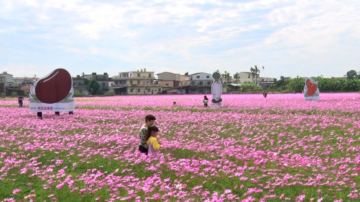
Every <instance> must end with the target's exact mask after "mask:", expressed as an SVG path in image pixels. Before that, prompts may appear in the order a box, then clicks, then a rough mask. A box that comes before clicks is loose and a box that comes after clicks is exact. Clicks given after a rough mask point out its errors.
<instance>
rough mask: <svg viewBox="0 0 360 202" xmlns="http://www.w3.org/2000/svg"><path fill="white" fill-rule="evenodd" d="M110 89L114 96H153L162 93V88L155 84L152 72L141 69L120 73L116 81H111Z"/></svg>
mask: <svg viewBox="0 0 360 202" xmlns="http://www.w3.org/2000/svg"><path fill="white" fill-rule="evenodd" d="M110 85H111V89H113V90H114V91H115V93H116V94H129V95H148V94H150V95H153V94H159V93H161V92H162V86H161V85H160V84H158V83H156V82H155V76H154V72H152V71H146V69H141V70H137V71H129V72H120V73H119V77H118V79H117V80H112V82H111V84H110Z"/></svg>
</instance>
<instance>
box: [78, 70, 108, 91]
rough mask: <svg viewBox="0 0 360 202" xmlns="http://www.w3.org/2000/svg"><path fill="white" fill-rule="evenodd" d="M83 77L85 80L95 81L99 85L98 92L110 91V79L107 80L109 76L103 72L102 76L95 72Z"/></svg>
mask: <svg viewBox="0 0 360 202" xmlns="http://www.w3.org/2000/svg"><path fill="white" fill-rule="evenodd" d="M83 77H84V78H85V79H87V80H92V79H95V80H96V81H97V82H98V83H99V84H100V89H99V91H102V92H106V91H108V90H110V87H111V86H110V85H109V83H110V81H112V79H111V78H109V75H108V74H107V73H106V72H105V73H104V74H97V73H96V72H93V73H92V74H88V75H83Z"/></svg>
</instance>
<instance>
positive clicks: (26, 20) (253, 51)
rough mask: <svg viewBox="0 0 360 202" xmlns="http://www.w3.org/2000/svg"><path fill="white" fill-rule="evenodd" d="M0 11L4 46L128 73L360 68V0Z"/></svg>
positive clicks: (35, 1)
mask: <svg viewBox="0 0 360 202" xmlns="http://www.w3.org/2000/svg"><path fill="white" fill-rule="evenodd" d="M0 7H1V8H2V9H1V10H0V19H4V20H5V21H8V22H9V23H7V24H5V25H4V26H3V27H1V28H0V41H1V39H2V38H4V40H7V39H8V38H6V37H8V35H2V34H6V33H17V32H19V31H22V32H23V33H20V32H19V37H21V36H26V37H28V36H32V37H33V38H32V39H33V40H34V41H35V42H34V44H36V40H40V41H41V43H43V42H44V43H45V42H46V43H45V44H46V45H44V46H45V47H46V50H49V49H56V50H60V49H62V50H65V51H68V52H71V53H76V54H77V55H83V57H81V60H84V61H83V62H84V63H86V62H87V61H86V59H84V58H86V57H97V56H98V55H99V56H107V57H111V58H113V59H115V60H118V61H119V63H121V62H126V63H131V64H133V65H132V66H131V67H130V66H129V67H128V68H134V67H140V66H144V65H145V66H150V67H155V66H156V67H157V68H159V69H164V70H165V69H166V70H167V71H170V69H169V67H171V68H180V69H182V70H183V71H198V70H199V69H196V68H202V69H206V70H207V69H209V71H210V69H212V70H214V69H221V68H224V69H227V70H229V71H233V72H235V71H241V70H242V68H243V70H248V68H249V67H250V66H252V65H254V64H256V63H258V64H259V63H263V64H259V65H261V66H262V65H265V66H271V67H272V68H273V69H274V71H272V72H270V71H266V72H267V74H269V75H272V76H279V74H280V72H281V74H284V75H286V74H288V75H291V74H293V72H294V71H288V72H286V71H287V69H288V68H289V65H291V64H294V65H293V66H296V67H302V66H306V67H308V66H314V64H316V65H317V67H316V68H315V69H316V71H317V72H316V73H320V72H325V71H326V69H329V68H333V69H334V71H333V73H335V74H340V70H339V64H335V63H338V62H339V59H337V58H340V55H341V59H342V60H347V61H348V62H349V64H356V63H358V62H360V61H359V60H360V59H359V57H358V55H359V54H357V53H359V52H360V50H359V49H360V48H359V46H358V45H357V44H359V40H360V26H359V25H358V24H359V19H360V12H358V11H359V10H360V2H359V1H353V0H342V1H340V0H328V1H326V2H324V1H311V0H301V1H296V0H257V1H249V2H240V3H238V2H236V1H226V0H223V1H220V0H183V1H173V0H154V1H147V0H133V1H130V0H129V1H114V2H113V3H109V2H102V1H95V2H92V3H89V2H87V1H83V0H46V1H45V0H41V1H40V0H13V1H1V0H0ZM27 32H29V33H31V34H26V33H27ZM24 33H25V34H24ZM22 34H23V35H22ZM344 40H346V42H344ZM59 48H60V49H59ZM339 49H340V50H339ZM46 50H44V51H46ZM28 51H32V50H31V49H30V50H28ZM339 52H340V53H339ZM335 53H336V54H335ZM169 55H170V56H169ZM334 56H335V57H334ZM336 56H339V57H336ZM174 58H176V59H174ZM0 59H1V56H0ZM79 60H80V59H79ZM39 61H40V60H39ZM8 63H9V64H14V65H15V66H16V65H17V64H16V63H17V61H16V60H12V61H9V62H8ZM54 63H56V61H54ZM78 63H81V61H78ZM267 64H268V65H267ZM34 65H35V66H42V65H41V62H39V63H38V64H34ZM54 66H55V65H54ZM114 66H116V65H114ZM0 67H1V66H0ZM1 68H3V67H1ZM312 68H313V69H314V67H312ZM212 70H211V71H212ZM81 71H82V70H81ZM83 71H85V70H83ZM174 71H176V70H175V69H174ZM341 71H342V70H341ZM327 72H331V71H327ZM341 74H342V73H341Z"/></svg>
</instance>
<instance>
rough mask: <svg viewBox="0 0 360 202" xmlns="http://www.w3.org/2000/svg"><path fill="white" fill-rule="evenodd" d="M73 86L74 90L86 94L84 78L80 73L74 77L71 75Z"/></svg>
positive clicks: (87, 92)
mask: <svg viewBox="0 0 360 202" xmlns="http://www.w3.org/2000/svg"><path fill="white" fill-rule="evenodd" d="M72 79H73V88H74V90H75V91H79V92H81V93H83V94H84V95H88V94H89V91H88V90H87V88H86V86H85V80H84V78H83V77H81V76H80V75H77V76H76V77H73V78H72Z"/></svg>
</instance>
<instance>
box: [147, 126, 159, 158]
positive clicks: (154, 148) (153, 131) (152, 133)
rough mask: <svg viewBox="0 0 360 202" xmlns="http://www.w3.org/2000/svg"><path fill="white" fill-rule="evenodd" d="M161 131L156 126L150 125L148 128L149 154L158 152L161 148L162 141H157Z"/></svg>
mask: <svg viewBox="0 0 360 202" xmlns="http://www.w3.org/2000/svg"><path fill="white" fill-rule="evenodd" d="M158 133H159V129H158V127H156V126H150V127H149V128H148V135H147V141H146V144H147V146H148V151H149V154H157V153H159V150H160V147H161V145H160V143H159V142H158V141H157V139H156V137H157V135H158Z"/></svg>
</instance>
